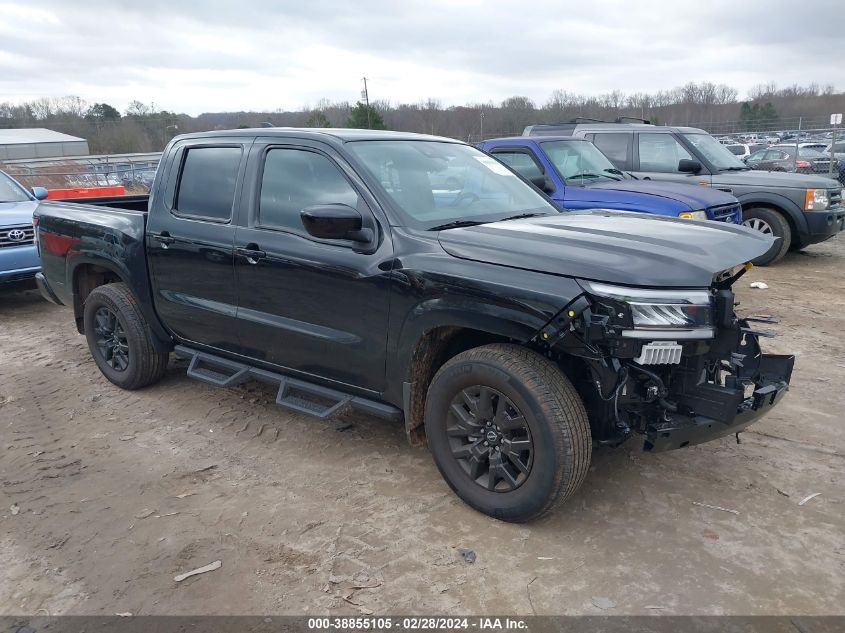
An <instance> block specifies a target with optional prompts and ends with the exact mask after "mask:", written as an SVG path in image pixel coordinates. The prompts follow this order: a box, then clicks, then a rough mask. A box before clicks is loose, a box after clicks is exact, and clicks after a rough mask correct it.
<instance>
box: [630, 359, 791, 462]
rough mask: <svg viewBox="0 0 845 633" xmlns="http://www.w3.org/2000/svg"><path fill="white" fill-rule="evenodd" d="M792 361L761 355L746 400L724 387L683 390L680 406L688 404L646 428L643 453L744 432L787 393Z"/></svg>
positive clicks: (711, 386)
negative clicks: (749, 393) (750, 392)
mask: <svg viewBox="0 0 845 633" xmlns="http://www.w3.org/2000/svg"><path fill="white" fill-rule="evenodd" d="M794 361H795V357H794V356H785V355H778V354H761V355H760V356H759V365H758V366H757V368H756V371H755V379H754V381H753V386H754V390H753V393H752V394H751V395H750V396H748V397H744V395H743V393H744V392H743V391H742V390H740V389H738V388H730V387H726V386H717V385H700V386H697V387H694V388H692V389H686V390H685V392H684V393H683V396H682V402H683V401H686V402H688V403H690V404H689V405H688V406H682V407H680V408H679V412H673V413H668V412H667V414H666V417H665V419H664V420H663V421H662V422H661V423H659V424H652V425H649V427H648V429H647V431H646V439H645V443H644V446H643V449H644V450H646V451H650V452H660V451H668V450H673V449H676V448H683V447H685V446H691V445H693V444H701V443H702V442H709V441H710V440H714V439H716V438H719V437H723V436H725V435H732V434H734V433H739V432H740V431H744V430H745V428H746V427H747V426H749V425H750V424H752V423H753V422H755V421H756V420H758V419H759V418H761V417H762V416H764V415H765V414H766V413H767V412H769V411H770V410H771V409H772V407H774V406H775V405H776V404H777V403H778V402H779V401H780V400H781V398H783V396H784V394H785V393H786V392H787V390H788V389H789V380H790V378H791V376H792V366H793V364H794ZM699 411H702V412H704V414H700V413H699Z"/></svg>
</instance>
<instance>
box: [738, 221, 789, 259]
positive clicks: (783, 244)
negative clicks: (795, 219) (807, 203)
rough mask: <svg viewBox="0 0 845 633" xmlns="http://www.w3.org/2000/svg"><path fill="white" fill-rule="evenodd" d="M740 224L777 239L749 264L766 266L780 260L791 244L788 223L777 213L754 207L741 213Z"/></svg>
mask: <svg viewBox="0 0 845 633" xmlns="http://www.w3.org/2000/svg"><path fill="white" fill-rule="evenodd" d="M742 224H743V226H747V227H749V228H752V229H754V230H755V231H760V232H761V233H763V234H764V235H770V236H772V237H779V238H780V239H779V240H778V241H776V242H775V243H774V244H773V245H772V247H771V248H770V249H769V250H768V251H766V252H765V253H764V254H763V255H760V257H758V258H757V259H753V260H751V262H752V263H753V264H755V265H757V266H768V265H770V264H774V263H775V262H776V261H778V260H780V259H781V258H782V257H783V256H784V255H786V253H787V252H788V251H789V247H790V245H791V244H792V229H791V228H790V227H789V222H787V221H786V218H785V217H783V214H781V213H780V212H778V211H775V210H774V209H769V208H766V207H755V208H753V209H749V210H748V211H744V210H743V212H742Z"/></svg>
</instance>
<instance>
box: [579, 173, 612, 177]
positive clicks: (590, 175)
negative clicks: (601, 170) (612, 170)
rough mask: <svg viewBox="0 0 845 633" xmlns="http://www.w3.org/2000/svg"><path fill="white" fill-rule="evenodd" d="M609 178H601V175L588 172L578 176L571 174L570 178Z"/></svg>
mask: <svg viewBox="0 0 845 633" xmlns="http://www.w3.org/2000/svg"><path fill="white" fill-rule="evenodd" d="M609 177H610V176H603V175H601V174H590V173H588V172H582V173H580V174H573V175H571V176H570V178H609Z"/></svg>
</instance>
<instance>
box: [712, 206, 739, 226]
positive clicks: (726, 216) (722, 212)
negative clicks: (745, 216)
mask: <svg viewBox="0 0 845 633" xmlns="http://www.w3.org/2000/svg"><path fill="white" fill-rule="evenodd" d="M710 212H711V213H712V214H713V219H714V220H716V221H719V222H733V223H735V224H739V223H740V221H741V219H742V211H741V207H740V206H739V205H738V204H724V205H722V206H719V207H711V209H710Z"/></svg>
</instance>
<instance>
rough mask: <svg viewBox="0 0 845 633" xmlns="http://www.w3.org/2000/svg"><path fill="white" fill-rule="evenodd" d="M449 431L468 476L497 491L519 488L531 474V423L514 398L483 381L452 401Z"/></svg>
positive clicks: (456, 456) (532, 452)
mask: <svg viewBox="0 0 845 633" xmlns="http://www.w3.org/2000/svg"><path fill="white" fill-rule="evenodd" d="M448 415H449V419H448V421H447V426H446V431H447V433H448V435H449V446H450V448H451V450H452V455H453V456H454V458H455V459H456V460H457V462H458V464H459V465H460V466H461V468H462V469H463V471H464V472H465V473H466V475H467V476H468V477H469V478H470V479H472V480H473V481H474V482H475V483H476V484H477V485H479V486H481V487H482V488H485V489H487V490H490V491H493V492H510V491H512V490H515V489H517V488H519V487H520V486H521V485H522V484H523V483H524V482H525V481H526V479H527V478H528V476H529V475H530V474H531V467H532V466H533V462H534V460H533V457H534V442H533V440H532V438H531V431H530V430H529V428H528V423H527V422H526V420H525V417H523V415H522V413H521V412H520V411H519V409H518V408H517V406H516V405H515V404H514V403H513V401H511V399H510V398H508V397H507V396H505V395H504V394H502V393H500V392H499V391H496V390H495V389H492V388H490V387H485V386H481V385H474V386H471V387H467V388H466V389H462V390H461V391H460V392H459V393H458V394H457V395H456V396H455V398H454V399H453V400H452V405H451V407H450V408H449V414H448Z"/></svg>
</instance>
